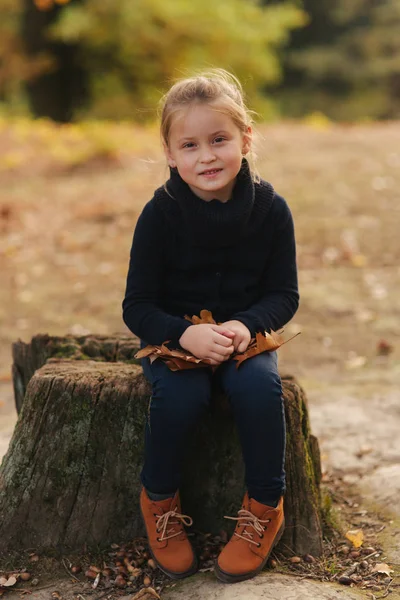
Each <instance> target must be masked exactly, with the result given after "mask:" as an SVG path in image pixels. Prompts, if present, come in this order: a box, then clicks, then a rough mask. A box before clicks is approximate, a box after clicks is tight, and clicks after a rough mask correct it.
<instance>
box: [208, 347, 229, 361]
mask: <svg viewBox="0 0 400 600" xmlns="http://www.w3.org/2000/svg"><path fill="white" fill-rule="evenodd" d="M208 356H209V357H210V358H211V359H212V360H215V361H217V362H218V363H221V362H223V361H224V360H228V358H229V357H230V354H225V355H224V354H220V353H219V352H218V351H215V350H214V351H212V352H210V354H209V355H208Z"/></svg>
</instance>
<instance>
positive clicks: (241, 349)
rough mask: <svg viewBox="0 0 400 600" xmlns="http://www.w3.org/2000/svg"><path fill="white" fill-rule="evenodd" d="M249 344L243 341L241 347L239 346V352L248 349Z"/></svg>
mask: <svg viewBox="0 0 400 600" xmlns="http://www.w3.org/2000/svg"><path fill="white" fill-rule="evenodd" d="M247 346H248V344H247V343H246V342H245V341H243V342H240V344H239V346H238V352H244V351H245V350H246V349H247Z"/></svg>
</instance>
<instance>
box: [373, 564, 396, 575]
mask: <svg viewBox="0 0 400 600" xmlns="http://www.w3.org/2000/svg"><path fill="white" fill-rule="evenodd" d="M371 573H383V574H384V575H388V576H389V577H390V573H393V569H391V568H390V567H389V565H387V564H386V563H377V564H376V565H375V566H374V567H373V569H372V571H371Z"/></svg>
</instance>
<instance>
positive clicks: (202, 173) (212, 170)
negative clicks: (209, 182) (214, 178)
mask: <svg viewBox="0 0 400 600" xmlns="http://www.w3.org/2000/svg"><path fill="white" fill-rule="evenodd" d="M221 171H222V169H208V170H207V171H202V172H201V173H200V175H216V174H217V173H220V172H221Z"/></svg>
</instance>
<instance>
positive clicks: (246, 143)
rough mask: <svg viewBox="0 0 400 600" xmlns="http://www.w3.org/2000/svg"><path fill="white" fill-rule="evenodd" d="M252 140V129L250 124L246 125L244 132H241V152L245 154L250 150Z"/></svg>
mask: <svg viewBox="0 0 400 600" xmlns="http://www.w3.org/2000/svg"><path fill="white" fill-rule="evenodd" d="M252 141H253V130H252V128H251V127H250V125H249V126H248V127H247V131H246V133H244V134H243V144H242V154H243V156H245V155H246V154H248V153H249V152H250V150H251V143H252Z"/></svg>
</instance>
